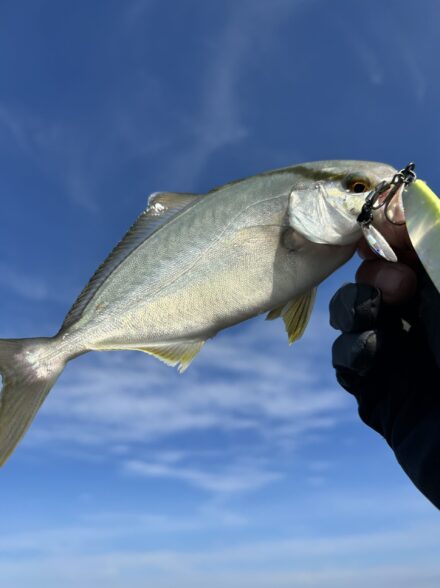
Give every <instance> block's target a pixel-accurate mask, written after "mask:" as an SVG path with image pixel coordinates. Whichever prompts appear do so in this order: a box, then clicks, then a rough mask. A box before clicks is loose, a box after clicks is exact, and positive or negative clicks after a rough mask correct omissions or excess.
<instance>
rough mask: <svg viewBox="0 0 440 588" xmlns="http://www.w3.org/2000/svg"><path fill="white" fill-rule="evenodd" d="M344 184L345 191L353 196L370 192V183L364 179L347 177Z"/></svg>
mask: <svg viewBox="0 0 440 588" xmlns="http://www.w3.org/2000/svg"><path fill="white" fill-rule="evenodd" d="M344 184H345V187H346V189H347V190H349V191H350V192H354V193H355V194H362V193H363V192H368V190H371V182H370V181H369V180H367V179H366V178H359V177H353V176H348V177H347V178H346V179H345V182H344Z"/></svg>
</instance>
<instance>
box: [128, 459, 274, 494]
mask: <svg viewBox="0 0 440 588" xmlns="http://www.w3.org/2000/svg"><path fill="white" fill-rule="evenodd" d="M210 468H211V469H212V464H211V465H210V466H208V464H206V465H205V468H204V469H196V468H193V467H181V466H177V467H176V466H169V465H164V464H162V463H158V462H156V463H154V462H145V461H138V460H132V461H128V462H127V463H126V464H125V469H126V471H127V472H129V473H132V474H135V475H139V476H144V477H150V478H170V479H176V480H183V481H185V482H188V483H189V484H191V485H193V486H195V487H197V488H201V489H202V490H208V491H210V492H213V493H220V494H223V493H226V494H228V493H236V492H244V491H248V490H256V489H258V488H261V487H263V486H266V485H268V484H270V483H271V482H274V481H276V480H279V479H280V478H281V475H280V474H279V473H276V472H274V471H270V470H268V469H263V468H261V467H255V466H253V465H249V464H247V463H246V462H243V463H239V462H238V463H235V464H234V465H233V467H228V468H226V469H223V470H221V471H217V472H212V471H209V470H210Z"/></svg>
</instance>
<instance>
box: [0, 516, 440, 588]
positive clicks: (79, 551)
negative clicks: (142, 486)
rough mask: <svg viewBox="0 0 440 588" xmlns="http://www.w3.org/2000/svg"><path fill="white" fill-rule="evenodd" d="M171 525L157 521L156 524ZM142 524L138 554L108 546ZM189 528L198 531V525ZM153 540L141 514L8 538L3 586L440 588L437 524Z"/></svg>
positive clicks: (135, 532) (147, 521)
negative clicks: (207, 540) (195, 542)
mask: <svg viewBox="0 0 440 588" xmlns="http://www.w3.org/2000/svg"><path fill="white" fill-rule="evenodd" d="M124 522H125V524H126V527H125V529H124V525H123V523H124ZM163 522H164V521H161V520H160V517H159V518H158V523H157V524H158V525H159V526H160V525H161V524H163ZM166 524H167V523H165V527H166ZM149 525H151V528H150V526H149ZM142 526H144V535H143V536H142V534H140V537H143V541H142V540H141V541H140V546H139V548H138V549H136V550H130V549H126V550H122V549H119V550H118V549H116V548H113V549H112V548H111V547H107V546H108V545H110V544H117V543H118V539H119V538H121V537H123V538H124V537H125V538H126V537H127V536H128V537H130V536H132V537H133V536H137V535H138V533H141V529H142ZM173 528H174V531H173ZM186 530H187V531H188V532H190V533H191V532H193V531H194V527H191V525H189V526H188V527H187V528H186ZM184 531H185V525H184V526H183V527H180V529H179V524H178V523H176V524H175V525H174V527H173V524H171V526H170V527H169V532H171V533H172V532H177V533H180V532H184ZM155 533H157V530H156V528H155V522H154V518H153V520H152V519H148V517H147V518H144V519H142V517H141V519H140V522H139V521H136V520H135V519H133V518H132V517H127V518H126V519H125V521H124V519H121V520H120V519H118V517H116V519H114V520H112V519H111V518H109V519H108V520H105V519H104V520H102V521H99V519H98V520H95V521H94V525H93V524H88V525H83V526H81V525H79V526H76V527H65V528H58V529H46V530H44V529H42V530H40V531H39V532H38V533H37V532H34V533H29V534H28V535H27V536H26V535H18V536H16V535H15V536H14V535H10V536H9V537H8V538H7V540H6V538H4V539H1V540H0V548H1V550H2V562H1V570H2V580H3V581H4V582H5V584H7V585H13V586H14V588H21V587H22V586H28V585H29V584H30V583H31V584H32V586H33V588H40V587H42V586H44V587H45V588H52V587H55V586H59V585H60V584H62V585H63V586H66V587H70V586H72V587H73V586H77V585H78V584H79V583H80V584H81V585H82V586H84V588H89V587H90V588H91V587H92V586H93V587H95V586H104V585H105V586H110V587H112V588H122V587H125V586H126V585H127V581H128V580H127V579H128V578H129V582H130V587H131V588H137V587H139V588H140V587H141V586H142V587H143V586H145V582H146V578H148V585H153V586H154V587H155V588H165V587H166V586H170V585H175V584H176V583H178V585H179V586H181V587H182V588H187V587H188V588H189V587H191V588H202V587H204V586H206V585H210V586H214V587H216V588H217V587H218V588H223V587H224V586H228V587H231V588H242V587H249V588H250V587H251V586H257V587H259V588H272V587H273V586H276V587H277V588H278V587H280V588H282V587H286V588H287V587H288V586H289V587H291V586H307V587H309V588H318V587H319V588H323V587H324V588H349V587H350V588H351V586H353V584H355V585H356V586H359V587H360V588H367V587H368V588H369V587H370V586H371V585H375V586H378V587H380V588H385V587H386V588H388V586H392V585H398V586H403V587H404V588H410V587H411V588H412V587H413V586H417V588H434V587H437V586H438V582H439V581H440V564H438V563H437V564H435V563H433V561H434V560H433V559H432V555H433V554H434V553H436V551H437V548H438V541H439V539H440V528H439V527H438V525H437V526H436V525H434V524H431V525H426V526H423V527H412V526H410V525H408V526H406V527H404V528H402V529H400V530H391V531H383V532H373V533H352V534H345V535H327V536H324V537H323V536H321V537H319V538H317V537H315V536H309V537H304V536H302V537H295V535H292V536H291V537H290V538H287V539H278V538H271V539H268V540H267V541H264V542H262V541H255V540H253V541H251V540H248V541H232V542H231V543H232V544H229V545H228V546H226V544H225V543H224V544H222V545H219V546H217V547H209V546H206V547H205V548H203V549H200V550H196V549H191V548H189V547H188V548H184V547H182V548H180V549H168V550H161V549H154V548H151V547H150V548H149V547H144V548H142V543H148V539H147V538H148V537H152V536H154V534H155ZM138 539H139V536H138ZM182 545H184V543H183V544H182ZM5 548H6V551H5ZM406 557H411V564H409V563H408V564H406V563H403V562H404V561H405V558H406Z"/></svg>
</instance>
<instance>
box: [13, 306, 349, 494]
mask: <svg viewBox="0 0 440 588" xmlns="http://www.w3.org/2000/svg"><path fill="white" fill-rule="evenodd" d="M318 314H319V313H318ZM319 321H320V317H319V316H317V317H315V319H314V320H313V321H312V325H311V328H310V335H308V336H306V338H305V339H304V341H303V342H301V343H300V344H297V345H296V346H294V347H292V348H290V347H288V346H287V344H286V341H285V334H284V332H283V325H282V322H281V321H278V322H274V323H268V322H265V321H262V320H261V319H260V320H255V321H251V322H249V323H248V324H247V325H245V326H242V327H240V328H237V329H235V330H232V331H231V332H225V333H223V334H222V335H221V336H220V337H218V338H217V339H216V340H214V341H210V342H209V343H208V344H207V345H206V346H205V348H204V350H203V351H202V353H201V354H200V357H198V358H197V359H196V360H195V362H194V364H193V365H192V366H191V368H190V369H189V370H188V372H186V373H185V374H184V375H180V374H177V373H176V372H175V371H174V370H172V369H170V368H168V367H167V366H164V365H163V364H161V363H159V362H158V361H157V360H155V359H153V358H149V357H147V356H144V355H142V354H139V353H137V354H136V353H132V354H127V353H108V354H102V355H98V354H95V355H93V356H90V358H82V359H81V360H76V361H75V362H74V363H72V364H69V366H68V369H67V373H66V374H64V375H63V376H62V378H61V380H60V382H59V383H58V384H57V390H55V392H54V393H53V394H51V395H50V397H49V398H48V400H47V401H46V404H45V406H44V407H43V410H42V415H41V419H40V418H39V419H38V420H37V422H36V424H35V426H34V427H33V429H32V430H31V432H30V434H29V435H28V436H27V437H26V439H25V442H24V445H25V446H27V447H28V448H31V447H38V446H41V445H44V446H45V447H46V448H47V449H50V450H52V451H53V450H55V451H67V452H72V451H74V452H77V451H79V452H80V453H81V451H83V453H84V458H86V456H87V458H88V459H90V458H91V456H92V457H93V455H95V456H96V455H100V456H101V458H103V457H105V456H107V457H110V456H111V459H112V461H113V462H114V463H116V464H120V466H121V467H122V468H123V470H125V471H130V472H132V473H137V474H138V475H142V476H149V477H158V478H168V479H176V480H179V481H181V482H183V483H188V484H190V485H193V486H197V487H198V488H203V489H205V490H208V491H211V492H226V493H227V492H235V491H247V490H252V489H256V488H259V487H261V486H264V485H266V484H268V483H270V482H272V481H274V480H276V479H278V478H279V477H280V476H282V475H283V473H282V471H279V470H278V469H277V467H273V466H272V465H270V464H269V462H267V461H265V460H266V457H267V456H268V455H269V454H271V455H272V457H273V455H275V454H276V453H279V452H281V454H282V453H283V451H285V450H286V449H288V451H289V452H291V451H292V448H293V447H294V446H295V443H296V440H297V439H299V438H300V439H301V442H305V440H306V439H307V435H308V434H311V433H314V432H317V431H319V432H324V431H326V430H327V429H329V428H332V427H333V426H334V425H335V424H336V423H337V422H340V421H341V419H346V418H347V416H346V408H347V406H349V405H350V402H349V400H348V399H347V398H346V396H345V395H344V394H343V393H341V392H340V391H339V390H338V389H337V387H336V385H333V383H331V384H330V383H329V382H328V380H327V378H328V376H326V375H325V373H324V375H323V374H322V372H319V373H317V371H316V369H314V366H315V365H316V362H317V361H322V356H321V354H322V351H323V350H322V348H321V349H320V350H319V349H317V347H316V345H315V344H314V336H315V335H314V333H315V331H316V330H319V331H320V332H321V334H322V332H323V331H322V327H321V326H319ZM321 336H322V335H321ZM238 350H239V352H238ZM289 365H290V366H291V367H290V368H289V367H287V366H289ZM330 369H331V368H330V366H328V371H330ZM208 432H209V433H210V434H214V433H215V434H216V435H217V436H221V435H224V434H228V435H229V436H231V435H232V436H233V437H235V439H236V441H235V443H234V451H233V452H232V450H228V449H226V448H225V449H224V451H223V453H222V452H219V449H218V446H217V448H216V450H217V451H218V454H217V458H216V463H217V467H216V469H215V470H212V468H211V469H210V464H209V459H207V460H204V458H203V455H202V454H201V453H200V443H203V441H201V440H202V439H203V436H204V435H205V434H206V433H208ZM182 433H191V435H192V437H194V442H193V443H192V444H190V445H189V446H188V447H187V448H186V450H185V452H184V453H183V454H182V452H179V451H178V450H177V449H173V448H178V437H179V435H181V434H182ZM249 435H250V436H251V437H252V440H253V441H252V445H249V442H247V441H246V438H247V436H249ZM165 439H168V440H170V441H171V443H172V444H171V446H170V447H171V450H170V451H168V452H164V451H163V450H161V451H159V450H158V449H157V448H156V444H157V443H158V442H161V441H163V440H165ZM173 443H174V445H173ZM82 448H83V449H82ZM92 449H93V451H91V450H92ZM205 449H206V451H208V450H209V446H208V447H205ZM273 452H275V454H274V453H273Z"/></svg>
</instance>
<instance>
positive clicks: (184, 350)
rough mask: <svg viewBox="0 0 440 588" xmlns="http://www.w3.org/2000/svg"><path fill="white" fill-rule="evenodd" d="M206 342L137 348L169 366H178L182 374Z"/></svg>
mask: <svg viewBox="0 0 440 588" xmlns="http://www.w3.org/2000/svg"><path fill="white" fill-rule="evenodd" d="M204 343H205V342H204V341H176V342H174V343H157V344H156V345H149V346H148V347H137V348H136V351H142V352H143V353H148V354H149V355H154V357H157V358H158V359H160V360H161V361H163V362H164V363H166V364H167V365H171V366H173V367H174V366H176V365H177V366H178V370H179V372H180V373H182V372H184V371H185V370H186V368H187V367H188V366H189V364H190V363H191V362H192V360H193V359H194V358H195V356H196V355H197V353H198V352H199V351H200V349H201V348H202V347H203V344H204Z"/></svg>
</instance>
